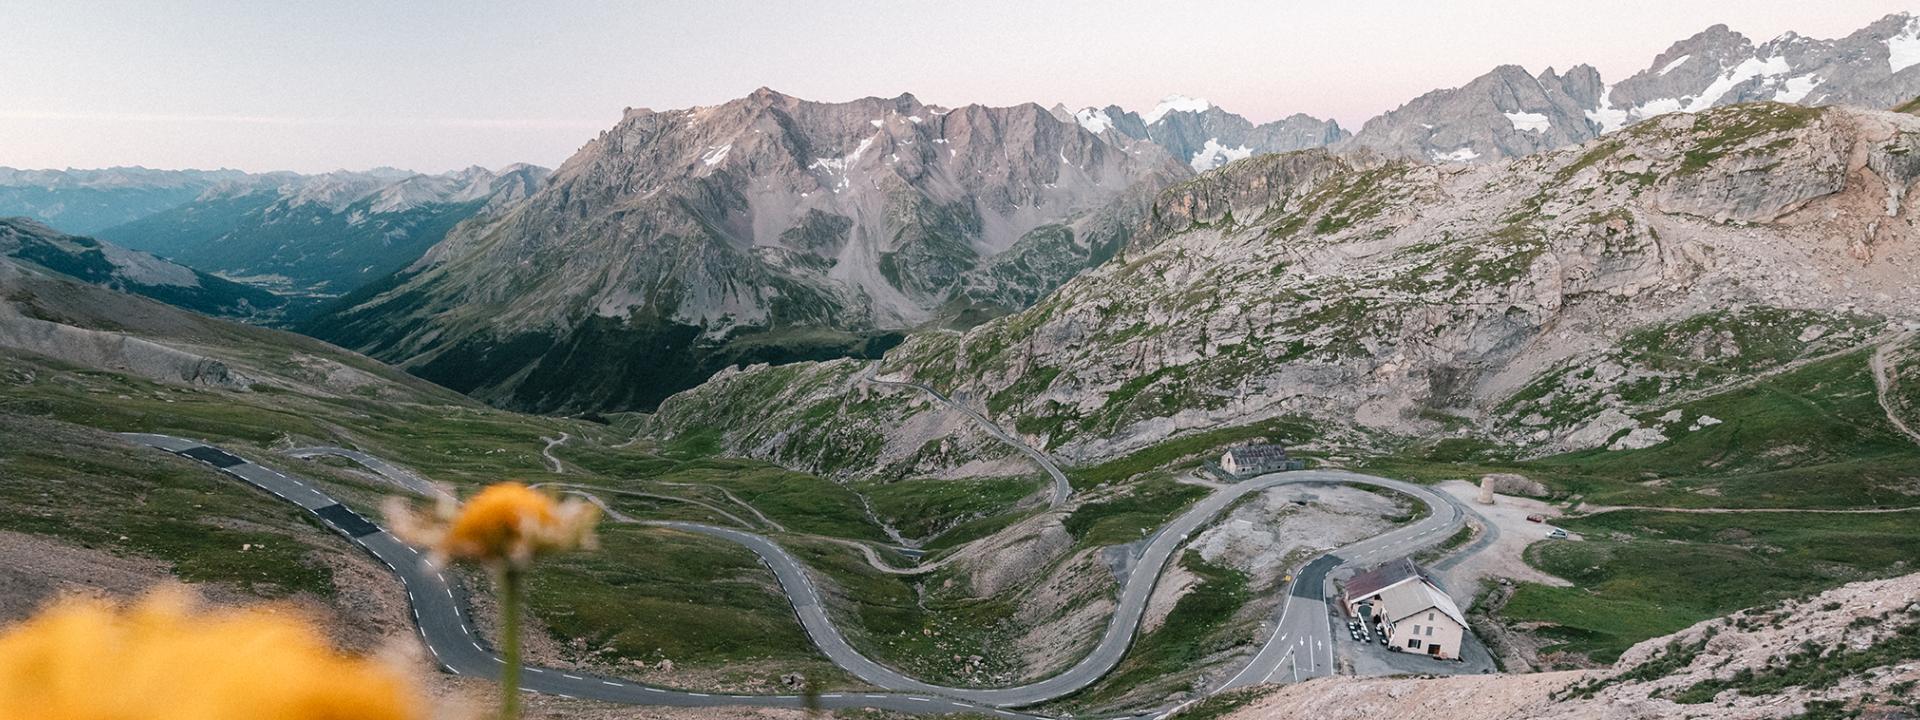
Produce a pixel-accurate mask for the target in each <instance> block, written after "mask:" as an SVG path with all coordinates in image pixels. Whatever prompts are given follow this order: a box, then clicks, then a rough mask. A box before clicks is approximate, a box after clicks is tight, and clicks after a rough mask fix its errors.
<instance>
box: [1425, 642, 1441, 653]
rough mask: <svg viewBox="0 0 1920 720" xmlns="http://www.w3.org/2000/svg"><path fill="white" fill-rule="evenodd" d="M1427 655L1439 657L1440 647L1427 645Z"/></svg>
mask: <svg viewBox="0 0 1920 720" xmlns="http://www.w3.org/2000/svg"><path fill="white" fill-rule="evenodd" d="M1427 654H1428V655H1439V654H1440V646H1439V645H1437V644H1436V645H1428V646H1427Z"/></svg>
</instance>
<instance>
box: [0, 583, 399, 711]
mask: <svg viewBox="0 0 1920 720" xmlns="http://www.w3.org/2000/svg"><path fill="white" fill-rule="evenodd" d="M423 697H424V695H423V694H422V692H421V688H420V686H419V683H418V682H417V681H416V679H415V678H413V677H412V676H411V675H410V674H409V673H407V672H405V671H404V670H403V669H401V668H397V667H390V666H388V665H385V664H382V663H379V662H375V661H373V660H367V659H361V658H355V657H351V656H348V655H344V654H341V653H339V652H336V651H335V650H334V649H333V648H332V647H331V646H330V645H329V644H328V642H327V640H326V638H324V637H323V636H321V634H320V633H319V632H317V631H316V630H314V629H313V627H311V626H310V625H308V624H307V623H305V622H303V621H302V620H300V619H299V617H298V615H297V614H295V613H292V612H275V611H274V610H271V609H267V608H252V609H238V610H232V609H229V610H212V611H198V610H195V609H194V608H193V603H192V602H191V600H190V599H189V597H188V596H187V595H186V593H184V592H179V591H161V592H156V593H154V594H152V595H150V596H148V597H147V598H146V599H145V600H143V601H141V602H140V603H139V604H137V605H135V606H132V607H130V608H120V607H115V606H114V605H112V604H110V603H106V602H103V601H99V600H65V601H61V602H59V603H56V604H54V605H53V606H50V607H48V608H47V609H46V610H43V611H41V612H40V614H39V615H37V616H35V617H33V618H30V619H28V620H26V621H25V622H23V623H21V624H19V625H16V626H14V627H13V628H11V629H8V630H6V631H4V632H0V720H16V719H17V720H26V719H27V718H32V719H33V720H257V719H259V718H274V719H275V720H420V719H422V718H425V717H427V704H426V702H425V701H424V700H423V699H422V698H423Z"/></svg>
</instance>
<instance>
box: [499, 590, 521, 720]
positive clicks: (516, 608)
mask: <svg viewBox="0 0 1920 720" xmlns="http://www.w3.org/2000/svg"><path fill="white" fill-rule="evenodd" d="M520 575H521V571H520V570H519V569H518V568H515V567H514V566H513V565H512V564H511V563H509V564H508V565H507V567H506V569H505V570H504V571H502V572H501V573H500V614H501V616H502V617H501V625H503V626H504V627H505V630H504V631H503V632H502V633H501V638H500V654H501V656H502V657H501V660H502V662H503V665H502V666H501V669H500V692H501V696H500V720H519V718H520V601H521V598H520V594H521V588H520V585H521V578H520Z"/></svg>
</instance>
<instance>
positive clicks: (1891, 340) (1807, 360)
mask: <svg viewBox="0 0 1920 720" xmlns="http://www.w3.org/2000/svg"><path fill="white" fill-rule="evenodd" d="M1909 335H1911V333H1889V334H1883V335H1880V336H1878V337H1875V338H1873V339H1871V340H1867V341H1866V342H1862V343H1860V344H1858V345H1848V346H1846V347H1844V348H1840V349H1839V350H1834V351H1832V352H1826V353H1821V354H1819V355H1815V356H1812V357H1804V358H1800V359H1798V360H1794V361H1791V362H1788V363H1785V364H1783V365H1780V366H1779V367H1775V368H1772V369H1768V370H1763V371H1761V372H1758V373H1755V374H1752V375H1748V376H1745V377H1742V378H1740V379H1738V380H1734V381H1732V382H1725V383H1721V384H1719V385H1713V386H1709V387H1703V388H1699V389H1695V390H1689V391H1686V392H1679V393H1672V394H1668V395H1662V396H1661V397H1660V398H1659V399H1656V400H1653V401H1650V402H1645V403H1640V404H1639V405H1636V406H1632V407H1627V408H1622V410H1623V411H1624V412H1626V413H1627V414H1628V415H1637V414H1640V413H1643V412H1650V411H1653V410H1658V409H1661V408H1667V407H1674V406H1677V405H1683V404H1686V403H1689V402H1693V401H1695V400H1698V399H1700V398H1704V397H1710V396H1713V395H1719V394H1721V393H1725V392H1728V391H1732V390H1738V389H1740V388H1744V387H1750V386H1753V385H1758V384H1760V383H1762V382H1765V381H1767V380H1771V379H1773V378H1774V377H1775V376H1779V375H1784V374H1786V373H1790V372H1793V371H1795V370H1798V369H1800V368H1803V367H1806V366H1808V365H1812V364H1814V363H1817V362H1823V361H1827V360H1832V359H1834V358H1837V357H1841V356H1844V355H1850V354H1853V353H1856V352H1859V351H1861V350H1865V349H1867V348H1878V350H1876V351H1875V354H1874V356H1875V357H1878V356H1879V353H1880V351H1882V350H1884V349H1885V348H1886V347H1887V346H1889V345H1895V344H1900V343H1903V342H1905V339H1906V338H1907V337H1908V336H1909ZM1671 359H1673V360H1680V359H1681V358H1671ZM1697 364H1700V363H1697ZM1876 376H1877V374H1876ZM1915 441H1916V442H1920V436H1915Z"/></svg>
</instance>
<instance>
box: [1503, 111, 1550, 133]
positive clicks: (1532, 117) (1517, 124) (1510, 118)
mask: <svg viewBox="0 0 1920 720" xmlns="http://www.w3.org/2000/svg"><path fill="white" fill-rule="evenodd" d="M1502 114H1503V115H1506V116H1507V122H1510V123H1513V129H1515V130H1519V131H1520V132H1546V131H1547V129H1548V128H1551V127H1553V121H1551V120H1548V119H1547V116H1545V115H1541V114H1540V113H1529V112H1517V113H1502Z"/></svg>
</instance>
